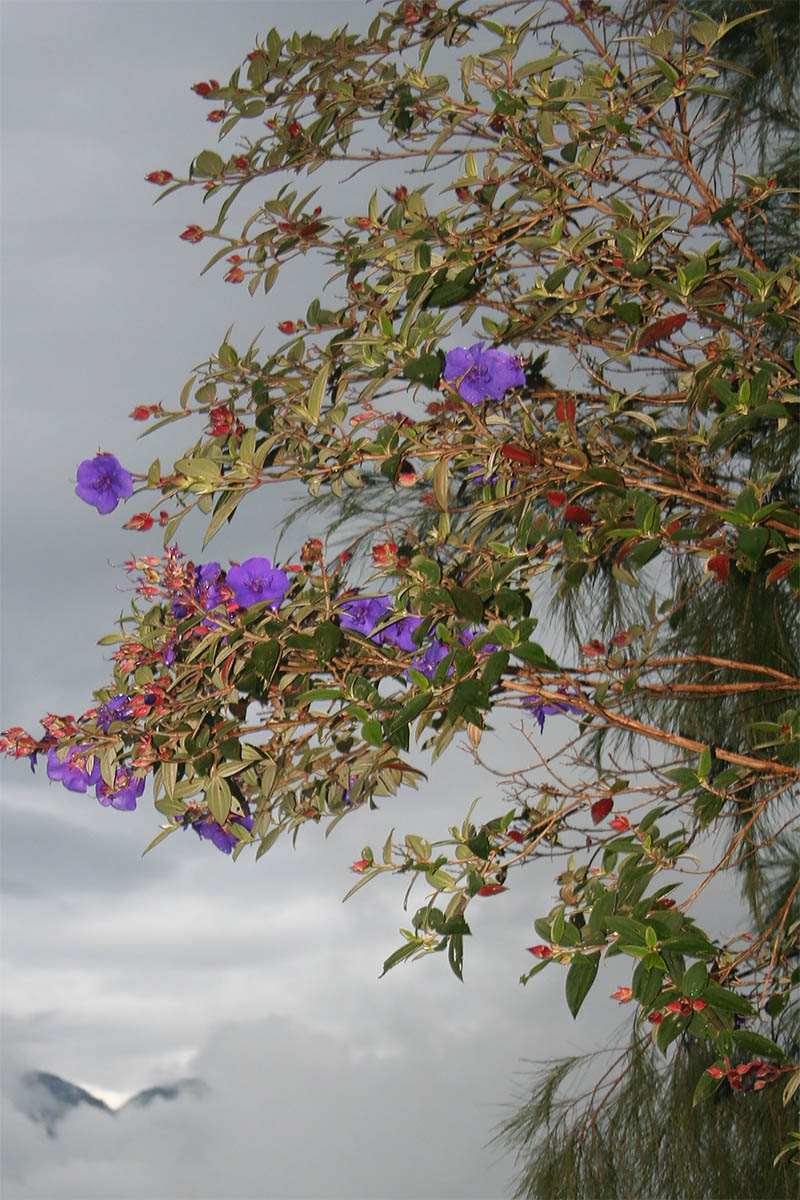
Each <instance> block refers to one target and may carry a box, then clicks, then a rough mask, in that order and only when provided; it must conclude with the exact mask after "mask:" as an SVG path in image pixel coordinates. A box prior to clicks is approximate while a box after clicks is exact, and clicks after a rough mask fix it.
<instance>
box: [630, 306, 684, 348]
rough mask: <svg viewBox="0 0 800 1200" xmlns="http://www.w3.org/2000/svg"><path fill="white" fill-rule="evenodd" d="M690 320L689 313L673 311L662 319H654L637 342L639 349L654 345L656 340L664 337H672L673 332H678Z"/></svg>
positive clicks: (658, 340)
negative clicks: (669, 315)
mask: <svg viewBox="0 0 800 1200" xmlns="http://www.w3.org/2000/svg"><path fill="white" fill-rule="evenodd" d="M687 320H688V313H673V314H672V316H671V317H663V318H662V319H661V320H660V321H654V322H653V324H652V325H648V326H647V328H646V329H643V330H642V333H641V335H640V337H639V341H638V344H637V347H636V349H637V350H645V349H646V348H647V347H648V346H654V345H655V343H656V342H660V341H662V339H663V338H668V337H671V336H672V334H673V333H677V331H678V330H679V329H681V328H682V327H683V326H684V325H685V324H686V322H687Z"/></svg>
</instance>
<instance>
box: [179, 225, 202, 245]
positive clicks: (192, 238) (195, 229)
mask: <svg viewBox="0 0 800 1200" xmlns="http://www.w3.org/2000/svg"><path fill="white" fill-rule="evenodd" d="M205 236H206V235H205V233H204V231H203V230H202V229H201V227H200V226H199V225H187V226H186V228H185V229H184V231H183V233H182V234H181V239H182V240H183V241H184V242H202V240H203V238H204V237H205Z"/></svg>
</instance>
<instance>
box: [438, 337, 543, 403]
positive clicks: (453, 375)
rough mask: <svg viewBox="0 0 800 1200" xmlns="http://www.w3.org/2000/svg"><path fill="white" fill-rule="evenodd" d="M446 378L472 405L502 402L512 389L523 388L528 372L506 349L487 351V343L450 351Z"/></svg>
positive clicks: (445, 372)
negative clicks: (495, 401) (485, 346)
mask: <svg viewBox="0 0 800 1200" xmlns="http://www.w3.org/2000/svg"><path fill="white" fill-rule="evenodd" d="M443 375H444V378H445V379H446V381H447V382H448V383H452V384H453V386H454V388H455V390H456V391H457V392H458V394H459V396H461V398H462V400H466V401H467V403H468V404H482V403H483V401H484V400H502V399H503V397H504V396H505V394H506V392H507V391H508V389H509V388H512V387H522V385H523V384H524V382H525V373H524V371H523V370H522V367H521V366H520V365H519V361H518V360H517V359H516V358H512V356H511V355H510V354H506V352H505V351H504V350H484V348H483V342H478V343H477V344H476V345H475V346H470V347H469V349H465V348H464V347H463V346H458V347H456V348H455V349H454V350H449V351H448V352H447V354H446V355H445V360H444V371H443Z"/></svg>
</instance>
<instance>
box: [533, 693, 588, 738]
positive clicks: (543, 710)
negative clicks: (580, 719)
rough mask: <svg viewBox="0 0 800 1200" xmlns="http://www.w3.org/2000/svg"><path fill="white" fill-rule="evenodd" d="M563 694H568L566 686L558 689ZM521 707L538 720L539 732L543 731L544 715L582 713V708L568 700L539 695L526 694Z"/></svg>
mask: <svg viewBox="0 0 800 1200" xmlns="http://www.w3.org/2000/svg"><path fill="white" fill-rule="evenodd" d="M558 691H559V692H561V693H562V694H563V695H564V696H568V695H569V694H570V693H569V692H567V690H566V688H563V687H560V688H559V689H558ZM522 707H523V708H527V709H528V711H529V712H530V714H531V716H532V717H535V718H536V720H537V721H538V722H539V732H540V733H544V719H545V717H546V716H555V714H556V713H567V712H573V713H582V712H583V709H582V708H579V707H578V706H577V705H576V704H570V703H569V701H568V700H564V701H549V700H544V699H542V697H541V696H539V695H534V696H526V697H525V699H524V700H523V701H522Z"/></svg>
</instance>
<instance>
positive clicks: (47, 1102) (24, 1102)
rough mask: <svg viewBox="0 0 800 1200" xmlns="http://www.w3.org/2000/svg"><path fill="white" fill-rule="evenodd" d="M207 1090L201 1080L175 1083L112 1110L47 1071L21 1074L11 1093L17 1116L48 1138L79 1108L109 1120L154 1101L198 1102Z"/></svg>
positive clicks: (147, 1091)
mask: <svg viewBox="0 0 800 1200" xmlns="http://www.w3.org/2000/svg"><path fill="white" fill-rule="evenodd" d="M208 1090H209V1089H208V1087H207V1086H206V1084H204V1083H203V1081H202V1080H201V1079H178V1080H176V1081H175V1082H174V1083H163V1084H156V1085H155V1086H154V1087H149V1088H144V1089H143V1090H142V1091H140V1092H136V1094H135V1095H133V1096H131V1097H129V1099H128V1100H126V1101H125V1103H124V1104H122V1105H120V1106H119V1108H111V1107H110V1106H109V1105H108V1104H106V1102H105V1100H101V1099H100V1098H99V1097H98V1096H93V1095H92V1093H91V1092H89V1091H87V1090H86V1088H82V1087H79V1086H78V1084H75V1083H70V1082H69V1080H67V1079H62V1078H61V1076H60V1075H52V1074H51V1073H50V1072H49V1071H24V1072H23V1073H22V1074H21V1075H20V1077H19V1080H18V1084H17V1087H16V1088H12V1089H11V1092H12V1097H11V1098H12V1101H13V1103H14V1105H15V1107H16V1108H17V1109H18V1110H19V1111H20V1112H22V1113H24V1114H25V1116H26V1117H28V1118H29V1119H30V1120H31V1121H33V1122H35V1123H36V1124H37V1125H43V1126H44V1128H45V1129H46V1131H47V1134H48V1136H49V1137H55V1136H56V1134H57V1129H58V1125H59V1124H60V1122H61V1121H63V1120H64V1118H65V1117H67V1116H68V1115H69V1114H70V1113H72V1112H74V1111H75V1110H76V1109H78V1108H84V1109H85V1108H93V1109H95V1110H97V1111H98V1112H102V1113H104V1114H105V1115H106V1116H108V1117H116V1116H120V1115H123V1114H125V1112H126V1110H131V1109H142V1108H147V1107H149V1106H150V1105H151V1104H152V1103H153V1102H154V1101H156V1100H166V1101H171V1100H178V1099H182V1098H183V1097H185V1096H191V1097H192V1098H193V1099H195V1100H201V1099H202V1098H203V1097H204V1096H205V1095H207V1093H208Z"/></svg>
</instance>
